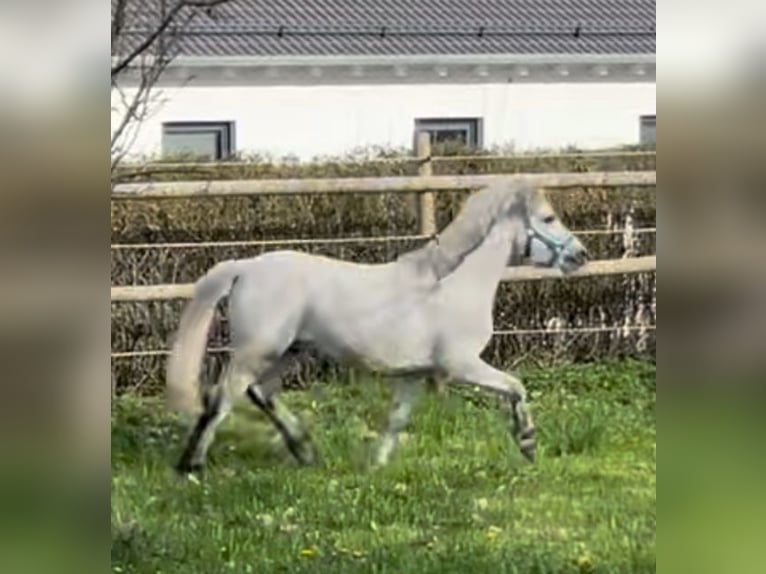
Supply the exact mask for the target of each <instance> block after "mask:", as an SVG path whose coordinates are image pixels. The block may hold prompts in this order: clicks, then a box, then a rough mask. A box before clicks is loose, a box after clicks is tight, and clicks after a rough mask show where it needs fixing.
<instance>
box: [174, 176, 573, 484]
mask: <svg viewBox="0 0 766 574" xmlns="http://www.w3.org/2000/svg"><path fill="white" fill-rule="evenodd" d="M587 260H588V253H587V251H586V249H585V247H584V246H583V245H582V244H581V243H580V241H579V240H578V239H577V238H575V237H574V235H573V234H572V233H571V232H570V231H569V230H568V229H567V228H566V227H565V226H564V225H563V224H562V223H561V221H560V220H559V219H558V217H557V216H556V214H555V213H554V212H553V209H552V208H551V206H550V204H549V203H548V201H547V199H546V198H545V197H544V195H543V194H542V192H540V191H538V190H537V189H534V188H532V187H531V186H530V185H529V184H527V183H524V182H515V183H509V182H507V181H505V182H502V181H498V182H497V183H495V184H492V185H490V186H488V187H486V188H484V189H482V190H480V191H478V192H476V193H474V194H473V195H472V196H471V197H470V198H469V199H468V200H467V202H466V204H465V206H464V207H463V209H462V211H461V212H460V213H459V215H458V216H457V217H456V218H455V220H454V221H452V222H451V223H450V224H449V225H448V226H447V227H446V228H445V229H444V230H443V231H442V232H441V233H440V234H438V235H437V236H435V237H434V238H433V239H432V240H431V241H429V242H428V243H427V244H426V245H425V246H423V247H421V248H418V249H416V250H414V251H411V252H408V253H405V254H404V255H402V256H401V257H399V258H398V259H397V260H395V261H392V262H389V263H383V264H372V265H366V264H359V263H351V262H347V261H341V260H338V259H333V258H329V257H321V256H315V255H309V254H305V253H301V252H296V251H274V252H270V253H265V254H263V255H260V256H257V257H254V258H251V259H238V260H229V261H224V262H221V263H218V264H217V265H215V266H214V267H213V268H212V269H211V270H210V271H209V272H208V273H207V274H206V275H205V276H203V277H202V278H201V279H200V280H199V281H198V282H197V283H196V285H195V292H194V297H193V299H192V300H191V301H190V302H189V303H188V305H187V307H186V308H185V310H184V312H183V314H182V316H181V320H180V326H179V330H178V333H177V335H176V340H175V342H174V345H173V349H172V353H171V355H170V357H169V360H168V364H167V392H168V400H169V404H170V406H171V408H173V409H177V410H181V411H185V412H187V413H193V414H196V415H197V416H198V419H197V422H196V424H195V425H194V427H193V429H192V431H191V435H190V437H189V439H188V444H187V446H186V449H185V451H184V452H183V454H182V456H181V458H180V460H179V462H178V464H177V466H176V468H177V470H178V471H179V472H181V473H187V472H191V471H195V470H202V468H203V467H204V464H205V460H206V452H207V449H208V447H209V446H210V443H211V441H212V439H213V434H214V432H215V428H216V427H217V426H218V425H219V424H220V422H221V421H222V420H223V419H224V417H225V416H226V415H227V414H228V413H229V411H230V410H231V406H232V401H233V400H234V399H235V398H237V397H240V396H243V395H245V394H247V396H248V397H249V398H250V399H251V400H252V402H253V403H254V404H255V405H257V406H258V407H259V408H260V409H262V410H263V411H264V412H265V413H266V415H268V417H269V418H270V419H271V420H272V421H273V423H274V425H275V426H276V428H277V429H278V430H279V432H280V433H281V435H282V437H283V438H284V440H285V442H286V445H287V447H288V448H289V450H290V451H291V452H292V454H293V455H294V456H295V458H296V459H297V460H298V461H299V462H301V463H304V464H309V463H311V462H312V461H313V460H314V449H313V447H312V445H311V441H310V438H309V436H308V435H307V433H306V432H305V430H304V429H303V428H302V426H301V424H300V422H299V421H298V419H297V418H296V417H295V416H293V415H292V414H291V413H290V412H288V411H287V409H286V408H285V407H284V405H283V404H281V403H278V402H277V399H276V395H277V392H278V391H279V390H280V388H281V384H280V380H279V376H278V375H279V372H280V370H281V368H282V367H284V365H285V361H286V360H287V357H288V353H287V352H288V350H290V349H291V348H292V347H293V346H295V345H301V344H309V345H311V346H313V347H314V348H315V349H316V350H318V351H319V352H321V353H323V354H325V355H326V356H329V357H331V358H333V359H336V360H338V361H346V362H354V363H357V364H361V365H364V366H365V367H367V368H369V369H371V370H372V371H375V372H377V373H380V374H382V375H384V376H386V377H387V378H390V379H391V380H393V382H394V385H395V387H394V398H393V406H392V409H391V412H390V415H389V420H388V427H387V429H386V431H385V433H384V434H383V435H382V437H381V439H380V441H379V443H378V445H377V448H376V453H375V463H377V464H378V465H383V464H385V463H386V462H387V461H388V460H389V458H390V456H391V454H392V452H393V451H394V449H395V447H396V445H397V441H398V435H399V433H400V432H401V431H402V429H403V428H404V427H405V426H406V425H407V424H408V421H409V415H410V411H411V409H412V407H413V405H414V403H415V401H416V399H417V397H418V395H419V394H420V391H421V388H422V386H423V385H422V383H423V381H424V379H426V378H428V377H433V378H439V379H442V380H449V381H451V382H453V383H457V384H469V385H477V386H479V387H482V388H484V389H487V390H489V391H493V392H495V393H499V394H500V395H501V396H502V397H504V398H506V399H507V400H508V401H509V403H510V407H511V408H510V411H511V428H512V433H513V437H514V439H515V440H516V442H517V444H518V446H519V448H520V450H521V452H522V454H523V455H524V456H525V457H526V458H527V459H528V460H530V461H534V454H535V446H536V443H535V427H534V424H533V422H532V416H531V414H530V410H529V407H528V405H527V401H526V392H525V389H524V386H523V385H522V382H521V381H520V380H519V379H518V378H516V377H514V376H512V375H510V374H508V373H505V372H503V371H500V370H498V369H495V368H493V367H492V366H490V365H488V364H487V363H485V362H484V361H483V360H482V359H481V358H480V357H479V355H480V353H481V352H482V350H483V349H484V347H485V346H486V345H487V343H488V342H489V341H490V338H491V337H492V331H493V306H494V301H495V295H496V291H497V287H498V284H499V283H500V280H501V278H502V275H503V272H504V270H505V269H506V266H507V265H509V264H510V265H521V264H524V263H531V264H533V265H538V266H547V267H558V268H559V269H560V270H561V271H562V272H564V273H569V272H571V271H573V270H575V269H577V268H579V267H580V266H581V265H583V264H584V263H585V262H586V261H587ZM226 295H228V296H229V320H230V326H231V339H232V341H231V345H232V348H233V350H232V352H231V356H230V361H229V362H228V365H227V366H226V368H225V369H224V371H223V372H222V374H221V376H220V378H219V380H218V381H217V383H216V384H214V385H205V387H206V388H205V390H204V392H201V391H202V388H203V387H202V386H201V385H200V383H199V373H200V367H201V363H202V359H203V356H204V353H205V348H206V344H207V337H208V329H209V325H210V322H211V321H212V318H213V315H214V312H215V307H216V305H217V303H218V301H219V300H220V299H222V298H223V297H224V296H226Z"/></svg>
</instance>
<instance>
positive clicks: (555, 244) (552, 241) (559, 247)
mask: <svg viewBox="0 0 766 574" xmlns="http://www.w3.org/2000/svg"><path fill="white" fill-rule="evenodd" d="M533 239H537V240H538V241H540V242H541V243H543V244H544V245H545V246H546V247H547V248H548V249H550V250H551V258H550V260H549V261H548V265H549V266H550V267H555V266H557V265H558V264H559V263H560V260H561V256H562V254H563V253H564V250H566V248H567V246H568V245H569V244H570V243H571V242H572V241H573V240H574V236H573V235H571V234H570V235H568V236H567V238H566V239H565V240H564V241H559V240H558V239H556V238H555V237H551V236H550V235H547V234H546V233H543V232H542V231H540V230H539V229H537V228H535V226H534V225H532V222H529V224H528V225H527V246H526V249H525V251H524V256H525V257H529V256H530V255H531V254H532V240H533Z"/></svg>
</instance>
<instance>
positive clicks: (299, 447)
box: [247, 383, 316, 465]
mask: <svg viewBox="0 0 766 574" xmlns="http://www.w3.org/2000/svg"><path fill="white" fill-rule="evenodd" d="M275 394H276V388H274V389H270V390H267V389H266V388H265V387H264V386H261V385H258V384H255V383H253V384H251V385H250V386H248V387H247V396H248V398H249V399H250V400H251V401H252V402H253V404H254V405H255V406H257V407H258V408H259V409H261V410H262V411H263V412H264V413H265V414H266V416H268V417H269V419H270V420H271V422H272V423H274V426H275V427H276V429H277V430H278V431H279V434H280V435H282V439H283V440H284V441H285V445H287V448H288V450H289V451H290V453H291V454H292V455H293V456H294V457H295V459H296V460H297V461H298V462H299V463H300V464H303V465H309V464H312V463H313V462H314V460H315V459H316V455H315V450H314V446H313V444H312V442H311V437H310V436H309V434H308V432H306V429H305V428H304V427H303V425H302V424H301V422H300V420H299V419H298V417H296V416H295V415H294V414H292V413H291V412H290V411H289V410H288V409H287V407H286V406H284V404H282V403H281V402H278V401H277V400H276V397H275V396H274V395H275Z"/></svg>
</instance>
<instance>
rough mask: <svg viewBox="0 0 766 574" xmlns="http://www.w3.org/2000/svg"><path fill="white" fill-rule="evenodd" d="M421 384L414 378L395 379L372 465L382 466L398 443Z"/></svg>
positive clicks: (418, 395) (418, 396)
mask: <svg viewBox="0 0 766 574" xmlns="http://www.w3.org/2000/svg"><path fill="white" fill-rule="evenodd" d="M421 391H422V389H421V385H420V382H419V381H416V380H414V379H396V380H395V381H394V396H393V405H392V407H391V412H390V413H389V415H388V426H387V428H386V431H385V433H384V434H383V436H382V437H381V439H380V441H379V443H378V445H377V448H376V452H375V458H374V465H375V466H384V465H386V464H387V463H388V461H389V459H390V458H391V454H392V453H393V452H394V450H395V449H396V447H397V445H398V444H399V433H400V432H402V430H404V428H405V427H406V426H407V424H409V422H410V415H411V413H412V409H413V407H414V406H415V404H416V403H417V401H418V399H419V398H420V394H421Z"/></svg>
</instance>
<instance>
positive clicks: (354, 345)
mask: <svg viewBox="0 0 766 574" xmlns="http://www.w3.org/2000/svg"><path fill="white" fill-rule="evenodd" d="M300 338H301V340H302V341H305V342H310V343H311V344H312V345H313V346H314V347H316V348H317V350H318V351H320V352H321V353H322V354H324V355H326V356H328V357H330V358H332V359H334V360H337V361H342V362H346V363H354V364H357V365H359V366H362V367H364V368H367V369H370V370H373V371H381V372H391V371H418V370H423V369H426V368H428V367H429V366H430V365H431V363H432V356H433V352H432V350H433V346H432V345H431V344H430V341H429V340H427V339H428V338H427V337H422V336H421V337H413V336H412V333H408V332H405V331H404V330H402V329H396V328H394V329H389V330H387V331H386V332H364V333H362V332H359V331H358V330H354V329H350V330H345V331H340V330H335V329H332V328H326V327H325V328H322V329H321V330H320V331H314V332H304V333H302V334H301V337H300Z"/></svg>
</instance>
